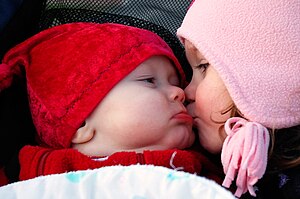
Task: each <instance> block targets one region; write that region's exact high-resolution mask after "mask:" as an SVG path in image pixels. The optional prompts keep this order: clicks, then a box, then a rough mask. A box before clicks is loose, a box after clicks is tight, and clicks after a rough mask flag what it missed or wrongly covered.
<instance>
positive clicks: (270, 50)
mask: <svg viewBox="0 0 300 199" xmlns="http://www.w3.org/2000/svg"><path fill="white" fill-rule="evenodd" d="M177 34H178V36H179V37H180V39H181V40H182V41H183V39H187V40H189V41H190V42H192V43H193V44H194V45H195V46H196V48H197V49H198V50H199V51H200V52H201V53H202V54H203V56H204V57H206V59H207V60H208V61H209V63H210V64H211V65H212V66H213V67H214V68H215V69H216V70H217V72H218V73H219V75H220V76H221V78H222V80H223V81H224V83H225V85H226V87H227V89H228V91H229V93H230V96H231V97H232V99H233V101H234V103H235V104H236V106H237V108H238V109H239V110H240V111H241V112H242V114H244V116H245V117H246V118H247V119H249V120H250V121H255V122H259V123H261V124H263V125H264V126H266V127H269V128H278V129H279V128H287V127H291V126H295V125H299V124H300V1H299V0H276V1H272V0H266V1H261V0H245V1H240V0H196V1H194V3H193V4H192V5H191V7H190V9H189V10H188V12H187V14H186V16H185V18H184V20H183V23H182V25H181V27H180V28H179V29H178V31H177Z"/></svg>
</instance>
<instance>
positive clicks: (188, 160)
mask: <svg viewBox="0 0 300 199" xmlns="http://www.w3.org/2000/svg"><path fill="white" fill-rule="evenodd" d="M172 156H174V157H173V158H172ZM134 164H143V165H144V164H145V165H156V166H164V167H167V168H171V169H175V168H180V167H182V170H183V171H186V172H189V173H192V174H197V175H201V176H205V177H207V178H210V179H213V180H214V181H216V182H217V183H219V184H221V182H222V178H221V175H222V174H221V172H219V170H218V169H217V167H216V166H215V165H214V164H213V163H212V162H210V161H209V160H208V159H207V158H206V157H205V156H203V155H202V154H200V153H197V152H194V151H188V150H176V149H174V150H162V151H147V150H146V151H144V152H143V153H136V152H116V153H114V154H112V155H111V156H108V157H107V159H105V160H95V159H93V158H91V157H88V156H86V155H84V154H82V153H80V152H78V151H77V150H75V149H56V150H53V149H49V148H43V147H39V146H25V147H23V148H22V149H21V151H20V165H21V171H20V180H27V179H30V178H34V177H37V176H41V175H50V174H57V173H64V172H68V171H77V170H86V169H95V168H100V167H104V166H112V165H123V166H128V165H134Z"/></svg>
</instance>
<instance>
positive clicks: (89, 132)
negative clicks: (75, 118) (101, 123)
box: [72, 122, 94, 144]
mask: <svg viewBox="0 0 300 199" xmlns="http://www.w3.org/2000/svg"><path fill="white" fill-rule="evenodd" d="M93 137H94V129H93V128H91V127H90V126H89V125H88V124H87V123H86V122H85V123H84V124H83V125H82V126H81V127H80V128H79V129H78V130H77V131H76V133H75V135H74V136H73V139H72V144H83V143H86V142H88V141H90V140H91V139H92V138H93Z"/></svg>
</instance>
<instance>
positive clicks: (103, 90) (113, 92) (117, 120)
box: [0, 23, 218, 181]
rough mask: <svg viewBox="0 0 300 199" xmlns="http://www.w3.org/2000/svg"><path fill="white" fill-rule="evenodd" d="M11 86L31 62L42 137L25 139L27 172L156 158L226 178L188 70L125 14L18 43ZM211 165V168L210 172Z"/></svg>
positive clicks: (9, 66) (8, 67)
mask: <svg viewBox="0 0 300 199" xmlns="http://www.w3.org/2000/svg"><path fill="white" fill-rule="evenodd" d="M0 68H1V72H0V77H1V79H3V80H2V82H1V84H0V87H1V89H3V88H5V87H8V86H9V85H10V84H11V81H12V78H13V75H14V74H19V73H20V68H25V73H26V79H27V89H28V97H29V102H30V108H31V113H32V118H33V121H34V124H35V126H36V129H37V133H38V136H37V137H38V139H39V143H40V144H39V146H25V147H23V148H22V149H21V151H20V155H19V159H20V165H21V171H20V180H26V179H30V178H34V177H37V176H39V175H48V174H55V173H63V172H67V171H75V170H84V169H93V168H99V167H102V166H110V165H131V164H152V165H158V166H166V167H169V168H173V169H180V170H184V171H187V172H190V173H197V174H201V175H205V176H208V177H209V178H212V179H215V180H216V181H217V180H218V177H217V175H216V174H215V173H216V171H215V170H214V168H215V167H214V166H213V165H212V164H211V163H210V162H209V161H208V159H206V158H205V157H204V156H203V155H201V154H199V153H195V152H192V151H187V150H181V149H185V148H188V147H190V146H191V145H192V144H193V142H194V139H195V137H194V134H193V132H192V122H193V120H192V117H191V116H190V115H188V114H187V110H186V108H185V107H184V105H183V102H184V101H185V95H184V92H183V90H182V89H181V88H180V87H182V86H183V85H184V84H185V75H184V72H183V70H182V68H181V66H180V64H179V62H178V60H177V59H176V57H175V56H174V54H173V52H172V50H171V49H170V48H169V46H168V45H167V44H166V43H165V42H164V41H163V40H162V39H161V38H160V37H159V36H157V35H156V34H154V33H152V32H150V31H147V30H143V29H138V28H135V27H130V26H125V25H120V24H95V23H71V24H65V25H60V26H56V27H53V28H50V29H47V30H45V31H42V32H40V33H38V34H37V35H35V36H33V37H31V38H29V39H27V40H26V41H25V42H23V43H21V44H19V45H18V46H16V47H15V48H13V49H11V50H10V51H9V52H8V53H7V54H6V55H5V57H4V59H3V64H2V65H1V67H0ZM210 171H211V172H210Z"/></svg>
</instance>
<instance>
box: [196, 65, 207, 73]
mask: <svg viewBox="0 0 300 199" xmlns="http://www.w3.org/2000/svg"><path fill="white" fill-rule="evenodd" d="M208 66H209V63H205V64H199V65H197V66H196V68H198V69H201V70H202V72H205V71H206V69H207V68H208Z"/></svg>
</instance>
